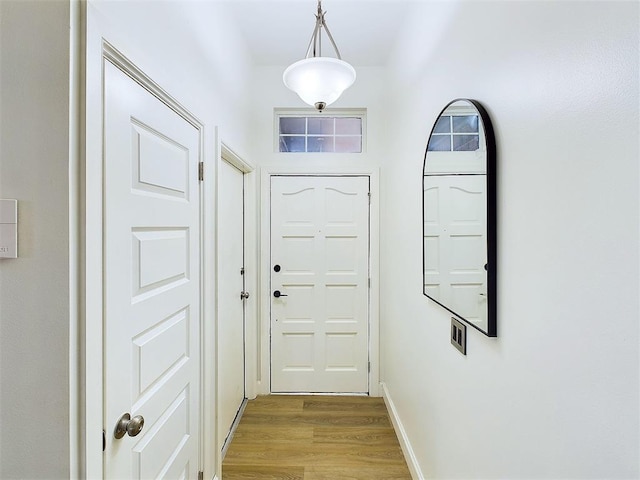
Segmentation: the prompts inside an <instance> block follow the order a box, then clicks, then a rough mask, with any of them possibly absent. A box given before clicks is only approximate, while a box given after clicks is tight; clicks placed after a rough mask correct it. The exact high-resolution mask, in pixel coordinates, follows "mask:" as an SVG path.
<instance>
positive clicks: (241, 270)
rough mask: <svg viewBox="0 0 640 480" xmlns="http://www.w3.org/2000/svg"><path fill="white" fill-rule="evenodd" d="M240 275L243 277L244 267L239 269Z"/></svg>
mask: <svg viewBox="0 0 640 480" xmlns="http://www.w3.org/2000/svg"><path fill="white" fill-rule="evenodd" d="M240 275H244V267H242V268H241V269H240Z"/></svg>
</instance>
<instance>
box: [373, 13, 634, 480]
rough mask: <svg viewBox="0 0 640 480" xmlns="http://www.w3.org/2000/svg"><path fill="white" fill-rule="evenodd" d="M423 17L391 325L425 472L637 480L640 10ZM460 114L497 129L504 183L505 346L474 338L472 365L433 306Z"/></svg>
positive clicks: (386, 331) (501, 303)
mask: <svg viewBox="0 0 640 480" xmlns="http://www.w3.org/2000/svg"><path fill="white" fill-rule="evenodd" d="M414 8H415V11H414V13H413V14H412V15H411V20H410V21H409V23H408V24H407V25H406V28H405V31H404V40H403V41H401V42H399V44H398V46H397V47H398V48H397V50H396V55H395V57H394V58H395V59H396V61H395V62H394V64H393V65H392V67H393V69H392V70H391V72H392V73H390V85H391V86H390V90H391V95H390V99H389V116H390V118H391V119H393V121H391V122H389V127H390V129H391V131H390V135H389V137H388V138H389V142H390V144H389V146H390V150H389V151H390V153H391V154H390V155H388V156H387V157H386V161H385V163H384V165H383V170H382V187H383V198H382V202H383V205H384V210H383V212H384V214H383V217H382V237H381V242H382V252H383V254H382V265H381V269H382V272H381V274H382V289H383V291H384V292H385V295H384V296H383V297H382V305H381V310H382V323H383V329H382V350H383V380H384V381H385V382H386V384H387V387H388V390H389V392H390V395H391V397H392V400H393V401H394V403H395V405H396V406H397V408H398V412H399V416H400V420H401V421H402V423H403V426H404V428H405V429H406V432H407V435H408V439H409V441H410V443H411V446H412V448H413V449H414V453H415V455H416V457H417V460H418V462H419V467H420V468H421V470H422V472H423V474H424V476H425V478H437V479H448V478H511V479H515V478H608V479H612V478H638V476H639V475H640V469H639V465H638V461H639V460H638V459H639V439H638V435H639V431H640V428H639V427H640V425H639V414H638V410H639V395H638V390H639V370H638V365H639V362H638V348H639V337H638V324H639V321H638V320H639V311H638V305H639V283H638V281H639V270H638V266H639V258H638V252H639V243H638V233H639V214H640V212H639V195H638V192H639V171H638V159H639V146H638V125H639V114H638V109H639V92H638V89H639V88H638V78H639V72H638V44H639V42H638V40H639V27H638V23H639V9H638V3H637V2H605V1H602V2H543V1H540V2H503V1H493V2H484V1H482V2H462V3H458V4H453V3H452V2H435V3H426V2H425V3H422V4H416V5H415V6H414ZM456 97H467V98H474V99H477V100H479V101H480V102H481V103H483V104H484V105H485V106H486V108H487V109H488V110H489V114H490V116H491V117H492V120H493V123H494V127H495V129H496V132H497V145H498V168H499V180H498V203H499V212H498V217H499V219H498V221H499V224H498V237H499V238H498V240H499V244H498V252H499V253H498V257H499V266H498V275H499V277H498V295H499V297H498V338H497V339H490V338H486V337H484V336H482V335H481V334H479V333H478V332H476V331H475V330H472V329H468V330H467V333H468V340H467V341H468V346H467V348H468V354H467V356H466V357H465V356H462V355H461V354H460V353H458V351H456V350H455V349H454V348H453V347H452V346H451V345H450V343H449V339H448V334H449V325H450V322H449V315H447V314H446V312H445V311H444V310H443V309H441V308H439V307H438V306H437V305H435V304H433V303H431V302H430V301H429V300H428V299H427V298H426V297H423V296H422V293H421V284H422V273H421V265H422V251H421V245H422V243H421V235H422V231H421V229H422V226H421V224H422V220H421V215H422V212H421V172H422V162H423V157H424V150H425V145H426V141H427V137H428V135H429V132H430V129H431V127H432V125H433V122H434V120H435V118H436V116H437V114H438V112H439V111H440V109H441V108H442V107H444V105H445V104H446V103H447V102H448V101H450V100H451V99H453V98H456ZM399 212H402V215H399V214H398V213H399ZM401 279H402V281H401Z"/></svg>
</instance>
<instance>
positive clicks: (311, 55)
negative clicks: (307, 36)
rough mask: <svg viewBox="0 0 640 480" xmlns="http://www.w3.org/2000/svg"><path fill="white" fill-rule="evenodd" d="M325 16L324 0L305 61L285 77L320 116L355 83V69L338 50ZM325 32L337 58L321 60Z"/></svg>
mask: <svg viewBox="0 0 640 480" xmlns="http://www.w3.org/2000/svg"><path fill="white" fill-rule="evenodd" d="M325 13H326V12H323V11H322V4H321V0H318V13H317V14H316V27H315V29H314V30H313V35H312V36H311V41H310V42H309V47H308V48H307V54H306V56H305V58H303V59H302V60H299V61H297V62H295V63H293V64H291V65H290V66H289V67H288V68H287V69H286V70H285V71H284V74H283V75H282V80H283V81H284V84H285V86H286V87H287V88H289V89H290V90H293V91H294V92H296V93H297V94H298V96H299V97H300V98H301V99H302V100H303V101H304V102H305V103H308V104H309V105H312V106H314V107H316V108H317V109H318V110H319V111H320V112H321V111H322V110H324V108H325V107H326V106H327V105H330V104H332V103H333V102H335V101H336V100H337V99H338V98H339V97H340V95H342V92H344V91H345V90H346V89H347V88H349V87H350V86H351V85H353V82H354V81H355V80H356V71H355V69H354V68H353V67H352V66H351V65H349V64H348V63H347V62H345V61H344V60H342V58H341V57H340V52H339V51H338V47H337V46H336V43H335V42H334V41H333V37H332V36H331V32H329V29H328V28H327V24H326V22H325V20H324V15H325ZM323 29H324V31H325V32H326V33H327V37H328V38H329V41H330V42H331V45H332V46H333V49H334V50H335V52H336V55H337V58H333V57H323V56H322V30H323Z"/></svg>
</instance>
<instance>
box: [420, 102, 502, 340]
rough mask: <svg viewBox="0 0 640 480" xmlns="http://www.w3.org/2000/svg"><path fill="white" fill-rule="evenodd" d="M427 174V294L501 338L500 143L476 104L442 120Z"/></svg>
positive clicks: (461, 105)
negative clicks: (497, 187) (497, 299)
mask: <svg viewBox="0 0 640 480" xmlns="http://www.w3.org/2000/svg"><path fill="white" fill-rule="evenodd" d="M423 174H424V176H423V208H424V217H423V221H424V225H423V234H424V238H423V242H424V244H423V245H424V246H423V248H424V266H423V267H424V277H423V278H424V284H423V291H424V294H425V295H426V296H428V297H429V298H431V299H433V300H435V301H436V302H437V303H439V304H440V305H442V306H443V307H445V308H446V309H447V310H449V311H450V312H452V313H453V314H455V315H457V316H458V317H460V318H461V319H462V320H464V321H466V322H467V323H469V324H470V325H472V326H474V327H475V328H477V329H478V330H480V331H482V332H483V333H485V334H487V335H490V336H495V241H494V239H495V198H496V196H495V177H493V175H494V174H495V141H494V139H493V128H492V127H491V124H490V121H489V118H488V116H487V115H486V111H485V110H484V109H483V108H482V107H481V106H480V105H479V104H478V103H477V102H475V101H473V100H455V101H453V102H451V103H450V104H449V105H447V106H446V107H445V109H444V110H443V111H442V112H441V114H440V115H439V116H438V118H437V120H436V122H435V125H434V127H433V129H432V131H431V135H430V137H429V142H428V146H427V153H426V155H425V164H424V171H423ZM490 176H491V179H490ZM489 244H492V245H489Z"/></svg>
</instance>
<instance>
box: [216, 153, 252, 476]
mask: <svg viewBox="0 0 640 480" xmlns="http://www.w3.org/2000/svg"><path fill="white" fill-rule="evenodd" d="M219 145H220V151H219V153H218V154H217V155H216V158H217V162H216V204H217V206H216V210H215V211H216V218H215V224H216V225H219V221H218V219H219V209H220V208H223V206H222V205H221V202H220V201H219V200H220V199H219V192H220V188H219V187H220V175H219V172H220V168H221V164H222V162H225V163H228V164H229V165H231V166H233V167H235V168H237V169H238V170H240V171H241V172H242V174H243V185H244V190H243V196H244V221H243V222H244V224H243V228H244V238H243V240H244V267H245V273H244V283H245V290H246V291H248V292H251V293H255V292H256V291H257V288H256V287H255V285H256V279H257V274H256V271H257V257H256V255H255V252H256V246H255V245H256V236H257V235H256V233H255V222H254V223H253V224H252V223H251V221H250V218H255V215H256V212H255V190H256V189H255V166H254V165H253V164H252V163H250V162H247V161H246V160H244V159H243V158H242V157H241V156H240V155H238V154H237V153H236V152H235V151H234V150H233V149H231V148H230V147H229V146H228V145H227V144H226V143H225V142H224V141H220V142H219ZM218 233H219V229H216V257H215V258H216V266H215V272H216V274H215V275H216V286H217V285H220V282H221V281H224V279H222V278H220V276H219V275H220V271H219V269H218V265H217V259H218V254H219V252H218ZM217 296H218V290H217V287H216V333H215V337H216V347H215V356H216V367H215V371H214V373H213V374H214V375H215V384H216V392H215V410H216V411H218V408H219V402H218V388H217V385H218V368H217V365H218V364H219V360H220V359H219V349H218V346H217V342H218V318H219V311H218V299H217ZM252 297H253V298H252ZM252 299H253V301H251V300H252ZM256 303H257V302H256V300H255V295H251V296H250V297H249V298H248V299H247V300H245V309H244V326H243V328H244V342H245V349H244V352H245V355H244V356H245V359H244V360H245V362H244V363H245V366H244V368H245V373H244V383H245V385H244V394H245V397H248V398H255V388H251V389H250V388H249V387H250V385H252V382H249V381H248V378H250V376H251V378H253V376H255V367H253V368H252V366H254V365H255V364H256V361H255V355H256V353H255V348H247V345H253V344H255V343H256V342H255V339H253V338H250V337H249V329H248V328H247V325H248V324H250V323H251V319H253V318H255V317H256V313H255V312H256V307H255V305H256ZM253 323H255V322H253ZM251 332H252V333H254V332H255V329H251ZM251 340H253V341H251ZM217 418H219V415H217ZM216 423H217V422H216ZM219 428H220V426H219V425H216V457H217V460H216V464H217V465H218V472H217V473H218V476H219V477H221V476H222V447H223V444H224V441H225V437H224V435H223V434H222V432H219V431H218V430H219Z"/></svg>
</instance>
